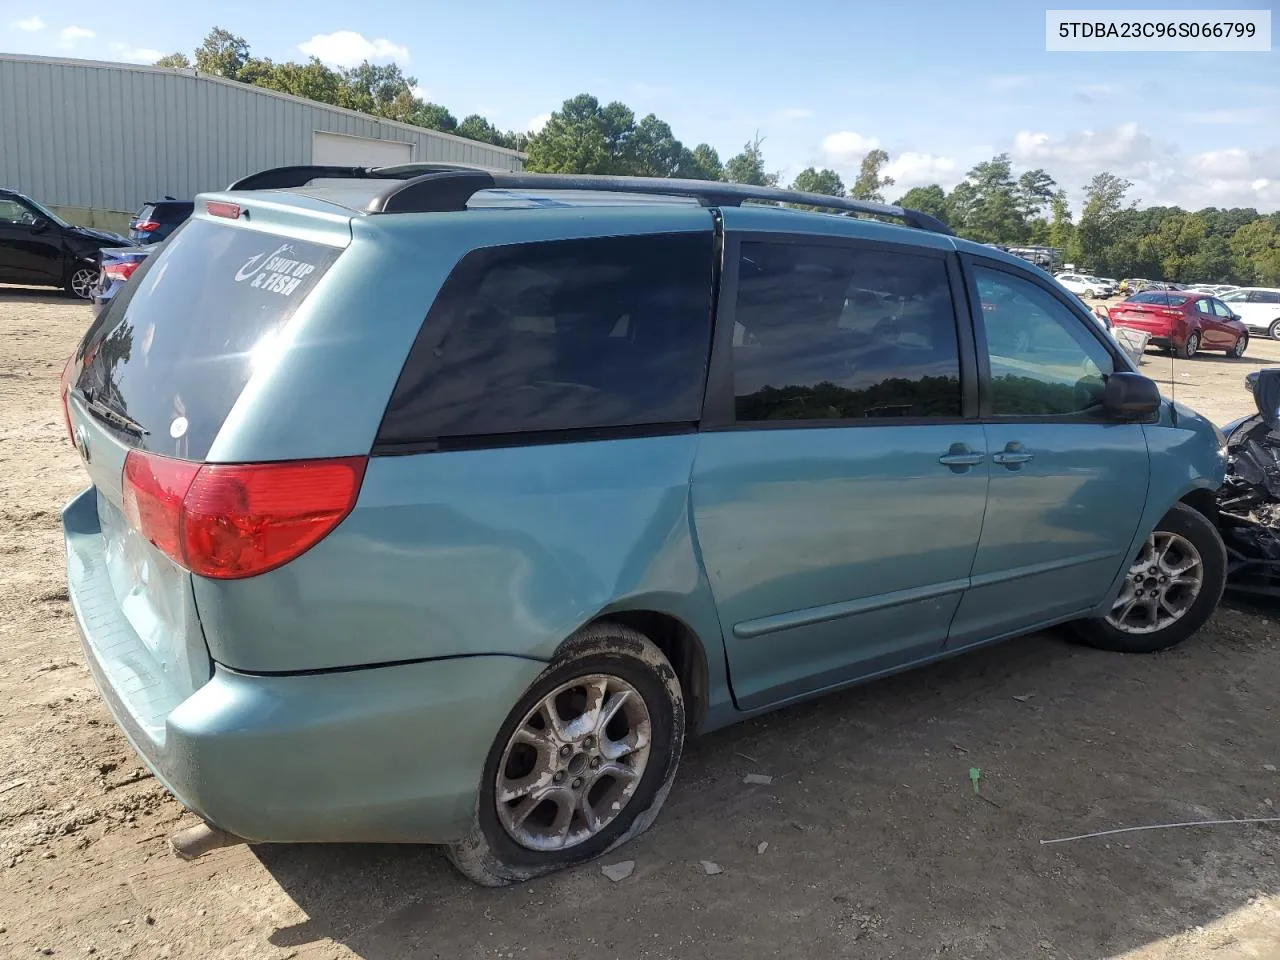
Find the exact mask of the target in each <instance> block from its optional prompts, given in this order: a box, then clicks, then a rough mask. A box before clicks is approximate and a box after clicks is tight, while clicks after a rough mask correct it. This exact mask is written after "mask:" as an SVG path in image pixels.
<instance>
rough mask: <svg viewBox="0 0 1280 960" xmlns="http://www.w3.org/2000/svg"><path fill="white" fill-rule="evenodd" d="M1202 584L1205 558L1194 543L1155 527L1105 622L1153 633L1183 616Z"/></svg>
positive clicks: (1126, 631)
mask: <svg viewBox="0 0 1280 960" xmlns="http://www.w3.org/2000/svg"><path fill="white" fill-rule="evenodd" d="M1203 585H1204V561H1203V560H1202V559H1201V557H1200V551H1199V550H1197V549H1196V548H1195V545H1194V544H1193V543H1192V542H1191V541H1190V540H1188V539H1187V538H1186V537H1183V536H1181V535H1179V534H1176V533H1168V532H1165V531H1162V530H1157V531H1156V532H1155V533H1153V534H1152V535H1151V536H1150V537H1148V538H1147V542H1146V543H1145V544H1144V545H1143V547H1142V550H1141V551H1139V553H1138V558H1137V559H1136V560H1135V561H1134V562H1133V565H1132V566H1131V567H1130V568H1129V572H1128V573H1127V574H1125V578H1124V588H1123V589H1122V590H1121V591H1120V596H1118V597H1117V598H1116V601H1115V603H1113V604H1112V605H1111V612H1110V613H1109V614H1107V623H1109V624H1111V626H1113V627H1115V628H1116V629H1117V630H1120V631H1122V632H1124V633H1135V634H1143V633H1156V632H1158V631H1160V630H1163V629H1165V628H1166V627H1168V626H1171V625H1172V624H1174V623H1176V622H1177V621H1179V620H1181V619H1182V618H1183V617H1184V616H1185V615H1186V613H1187V611H1188V610H1190V609H1191V606H1192V604H1194V603H1195V602H1196V597H1198V596H1200V589H1201V587H1202V586H1203Z"/></svg>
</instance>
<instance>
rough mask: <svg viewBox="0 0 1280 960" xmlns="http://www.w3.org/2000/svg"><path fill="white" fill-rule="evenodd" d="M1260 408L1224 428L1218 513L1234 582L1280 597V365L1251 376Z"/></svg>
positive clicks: (1249, 591)
mask: <svg viewBox="0 0 1280 960" xmlns="http://www.w3.org/2000/svg"><path fill="white" fill-rule="evenodd" d="M1246 383H1247V385H1248V386H1249V387H1250V389H1251V392H1252V393H1253V398H1254V404H1255V406H1256V407H1257V413H1256V414H1254V415H1252V416H1248V417H1240V418H1239V419H1238V420H1234V421H1232V422H1231V423H1229V424H1227V426H1226V427H1224V428H1223V434H1224V435H1225V436H1226V438H1227V442H1226V446H1225V451H1226V458H1227V461H1226V477H1225V480H1224V482H1223V484H1222V487H1221V488H1220V489H1219V491H1218V506H1217V515H1216V519H1217V521H1218V528H1219V530H1220V532H1221V533H1222V539H1223V541H1224V542H1225V545H1226V548H1227V576H1228V585H1229V587H1230V588H1231V589H1232V590H1234V591H1237V592H1240V593H1247V594H1255V595H1259V596H1264V597H1273V598H1275V597H1280V367H1264V368H1263V369H1261V370H1255V371H1254V372H1253V373H1251V374H1249V376H1248V378H1246Z"/></svg>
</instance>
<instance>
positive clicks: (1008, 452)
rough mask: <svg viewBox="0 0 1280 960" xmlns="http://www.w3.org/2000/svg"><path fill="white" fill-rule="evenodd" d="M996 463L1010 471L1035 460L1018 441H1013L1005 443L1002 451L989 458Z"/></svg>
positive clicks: (1033, 455)
mask: <svg viewBox="0 0 1280 960" xmlns="http://www.w3.org/2000/svg"><path fill="white" fill-rule="evenodd" d="M991 459H992V460H994V461H995V462H996V463H999V464H1002V465H1003V466H1006V467H1008V468H1009V469H1010V470H1017V469H1018V468H1019V467H1021V466H1022V465H1023V464H1024V463H1030V462H1031V461H1032V460H1034V459H1035V454H1032V453H1027V451H1026V448H1025V447H1023V446H1022V444H1020V443H1018V441H1016V440H1013V441H1011V442H1009V443H1006V444H1005V446H1004V449H1003V450H1001V451H1000V452H999V453H997V454H996V455H995V456H993V457H992V458H991Z"/></svg>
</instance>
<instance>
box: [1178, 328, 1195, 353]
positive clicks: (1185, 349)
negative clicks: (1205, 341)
mask: <svg viewBox="0 0 1280 960" xmlns="http://www.w3.org/2000/svg"><path fill="white" fill-rule="evenodd" d="M1199 350H1200V334H1198V333H1192V334H1189V335H1188V336H1187V341H1186V343H1184V344H1183V345H1182V349H1181V350H1179V351H1178V353H1179V354H1180V355H1181V356H1182V357H1184V358H1186V359H1187V360H1190V359H1191V358H1192V357H1194V356H1195V355H1196V354H1197V353H1198V352H1199Z"/></svg>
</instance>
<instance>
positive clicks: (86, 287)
mask: <svg viewBox="0 0 1280 960" xmlns="http://www.w3.org/2000/svg"><path fill="white" fill-rule="evenodd" d="M97 280H98V271H97V270H95V269H94V268H93V267H91V266H89V265H88V264H84V263H79V264H76V266H75V268H74V269H73V270H72V271H71V276H69V277H68V278H67V293H69V294H71V295H72V296H73V297H76V298H77V299H79V300H89V299H91V298H92V297H93V285H94V284H95V283H96V282H97Z"/></svg>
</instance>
